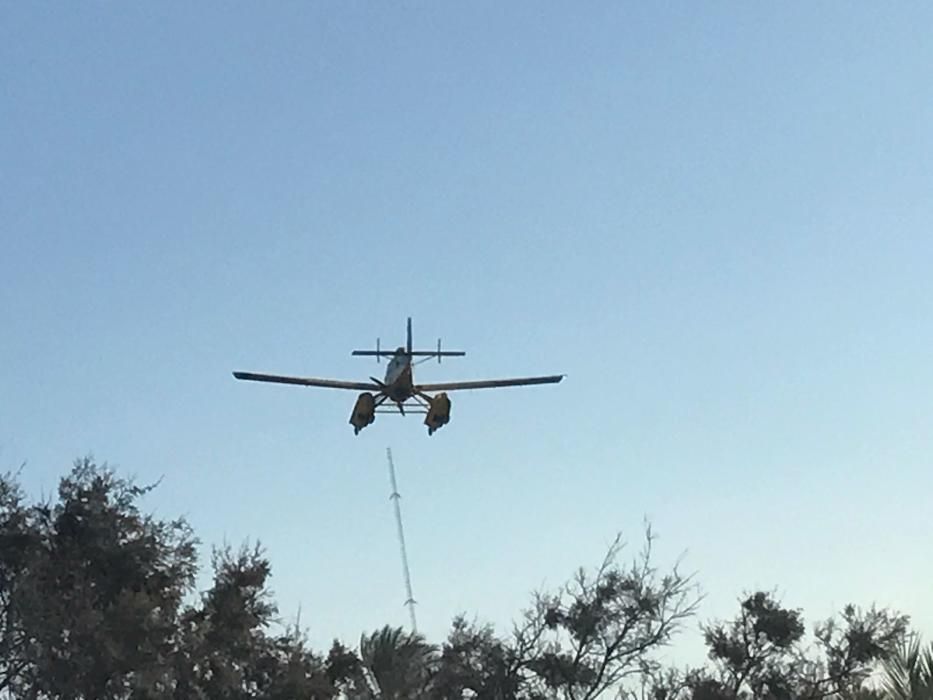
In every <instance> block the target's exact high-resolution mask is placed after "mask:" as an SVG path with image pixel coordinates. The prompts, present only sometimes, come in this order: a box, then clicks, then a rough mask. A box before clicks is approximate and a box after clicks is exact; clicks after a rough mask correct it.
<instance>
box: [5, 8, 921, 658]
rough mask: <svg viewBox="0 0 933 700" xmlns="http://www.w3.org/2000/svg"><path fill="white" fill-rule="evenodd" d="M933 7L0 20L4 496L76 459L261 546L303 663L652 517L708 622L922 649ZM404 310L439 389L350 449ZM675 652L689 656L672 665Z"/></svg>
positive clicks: (512, 599)
mask: <svg viewBox="0 0 933 700" xmlns="http://www.w3.org/2000/svg"><path fill="white" fill-rule="evenodd" d="M930 26H933V8H931V6H930V5H929V4H928V3H908V2H904V3H898V4H896V5H886V6H884V7H882V6H880V5H877V6H876V5H872V4H870V3H856V4H853V3H833V2H826V3H818V4H813V3H780V4H776V5H773V6H768V5H765V4H763V3H753V4H747V3H745V4H742V3H724V2H710V3H702V4H701V3H679V4H678V3H653V4H644V5H638V4H635V3H600V2H594V3H588V4H584V5H579V4H575V3H574V4H571V3H549V4H542V3H530V2H528V3H524V2H515V3H509V4H504V3H492V2H479V3H469V4H463V3H450V2H444V3H419V2H403V3H394V4H378V3H361V2H354V3H326V2H325V3H297V2H295V3H289V2H281V3H276V4H275V5H274V6H260V5H258V4H253V3H210V2H204V3H198V4H196V5H194V6H192V5H191V4H189V3H177V2H172V3H132V4H117V3H104V2H97V3H84V4H66V3H45V4H40V3H6V4H4V5H3V7H2V9H0V89H2V92H0V127H2V128H0V154H2V157H0V241H2V253H0V328H2V342H0V397H2V401H0V466H3V467H4V468H12V467H15V466H17V465H18V464H19V463H20V462H22V461H24V460H25V461H27V462H28V464H27V468H26V470H25V472H24V475H23V478H24V481H25V483H26V485H27V486H28V487H29V488H30V489H31V490H32V491H33V492H34V493H36V494H38V493H39V492H40V491H42V490H45V491H46V492H47V491H48V490H50V489H52V488H53V487H54V485H55V483H56V480H57V479H58V477H59V476H60V475H61V474H62V473H63V472H64V471H66V470H67V469H68V468H69V466H70V463H71V461H72V460H73V459H74V458H76V457H78V456H81V455H83V454H86V453H88V452H92V453H93V454H94V455H95V456H96V457H97V458H98V459H100V460H101V461H104V460H106V461H108V462H110V463H111V464H113V465H115V466H117V467H118V468H119V469H120V470H122V471H124V472H127V473H131V474H136V475H137V476H138V477H139V478H140V479H142V480H152V479H155V478H158V477H160V476H164V482H163V484H162V486H161V487H160V488H159V489H158V491H157V492H156V493H154V494H153V495H152V496H151V497H150V498H149V501H148V502H147V505H149V506H150V507H151V508H153V509H154V510H155V511H156V512H158V513H160V514H164V515H165V516H174V515H177V514H185V515H186V516H187V517H188V518H189V519H190V520H191V522H192V523H193V525H194V526H195V528H196V530H197V531H198V533H199V534H200V536H201V537H202V539H203V541H204V542H205V545H206V546H209V545H212V544H219V543H222V542H224V541H227V542H230V543H233V544H238V543H240V542H241V541H243V540H244V539H245V538H247V537H249V538H258V539H260V540H261V541H262V542H263V543H264V544H265V545H266V546H267V548H268V550H269V553H270V556H271V559H272V562H273V566H274V581H273V587H274V590H275V591H276V593H277V596H278V599H279V601H280V603H281V605H282V612H283V614H284V615H286V616H291V615H293V614H294V613H295V611H296V610H297V609H298V607H299V606H301V608H302V621H303V622H304V623H306V624H308V626H309V627H310V633H311V638H312V640H313V641H314V642H315V644H317V645H318V646H322V645H326V644H327V643H328V641H329V639H330V638H331V637H332V636H334V635H339V636H341V637H344V638H346V639H349V640H353V639H356V638H357V636H358V634H359V633H360V632H361V631H363V630H366V629H371V628H374V627H376V626H378V625H381V624H384V623H386V622H388V623H395V624H405V622H406V619H407V618H406V615H405V610H404V608H403V607H402V601H403V600H404V594H403V590H402V580H401V573H400V570H399V562H398V554H397V547H396V542H395V535H394V528H393V523H392V513H391V504H390V502H389V500H388V492H389V488H388V479H387V474H386V464H385V448H386V447H387V446H391V447H392V448H393V451H394V454H395V457H396V462H397V465H398V469H399V479H400V487H401V491H402V493H403V508H404V517H405V519H406V529H407V532H408V538H409V551H410V558H411V563H412V576H413V581H414V586H415V594H416V597H417V598H418V599H419V600H420V602H421V604H420V607H419V616H420V623H421V627H422V628H423V630H424V631H426V632H427V633H428V634H429V635H431V636H433V637H438V636H440V635H441V634H443V632H444V630H445V629H446V627H447V625H448V623H449V621H450V618H451V617H452V616H453V615H454V614H456V613H457V612H460V611H468V612H470V613H475V614H477V615H478V616H479V617H480V618H482V619H486V620H490V621H492V622H495V623H496V624H498V625H499V626H500V629H502V630H505V629H506V627H507V625H508V622H509V620H510V618H511V617H512V616H513V615H514V614H516V613H517V612H518V610H519V609H520V608H521V607H522V605H524V604H525V603H526V602H527V600H528V593H529V592H530V591H531V590H532V589H534V588H537V587H540V586H542V585H543V586H552V585H556V584H558V583H560V582H561V581H563V580H565V579H566V578H567V577H568V576H569V575H570V573H571V571H572V569H573V568H574V567H575V566H577V565H580V564H586V565H589V564H595V563H596V562H597V561H598V560H599V558H600V557H601V555H602V552H603V551H604V548H605V546H606V545H607V544H608V542H609V541H610V540H611V539H612V536H613V535H614V533H615V532H616V531H618V530H621V531H623V532H624V533H625V534H626V536H627V537H628V538H629V539H630V540H632V541H633V543H634V544H637V541H638V538H639V533H640V528H641V523H642V521H643V519H644V518H645V517H647V518H649V519H650V520H651V521H652V522H653V524H654V527H655V528H656V530H657V531H658V532H659V533H660V535H661V540H660V541H659V550H658V554H659V558H660V561H661V563H664V562H671V561H673V560H674V559H675V558H676V557H677V556H678V555H680V554H681V553H682V552H686V559H685V567H686V568H687V569H690V570H695V571H696V572H697V576H698V580H699V581H700V582H701V584H702V585H703V587H704V589H705V590H706V591H707V593H708V598H707V600H706V602H705V603H704V606H703V608H702V611H701V612H702V615H701V616H702V617H703V618H709V617H714V616H724V615H728V614H730V613H731V611H732V609H733V607H734V601H735V598H736V597H737V596H738V595H740V594H741V592H742V591H743V590H746V589H751V588H755V587H765V588H769V589H770V588H776V589H777V590H778V591H779V592H780V593H781V595H782V596H783V597H784V599H785V601H786V602H787V603H789V604H792V605H796V606H801V607H803V608H804V609H805V610H806V611H807V613H809V614H810V616H811V617H822V616H825V615H828V614H829V613H830V612H831V611H832V610H833V609H836V608H838V607H839V606H841V605H843V604H844V603H846V602H849V601H854V602H857V603H861V604H869V603H871V602H872V601H877V602H878V603H880V604H883V605H891V606H895V607H898V608H900V609H903V610H904V611H905V612H908V613H910V614H911V615H912V616H913V617H914V619H915V621H916V623H917V625H918V626H919V627H921V628H922V629H925V630H927V631H928V632H930V633H933V606H931V603H930V601H929V596H928V592H929V590H928V589H929V586H928V582H929V580H930V578H931V575H933V564H931V560H930V558H929V557H928V556H927V555H926V553H927V552H928V551H929V550H930V545H931V544H933V510H931V509H930V508H929V497H928V494H929V493H930V492H931V487H933V476H931V474H933V470H931V467H933V458H931V455H933V431H931V421H933V407H931V406H933V404H931V401H930V396H931V394H933V369H931V363H930V348H931V346H933V274H931V272H930V270H931V269H933V197H931V193H933V87H931V86H933V46H931V44H930V42H929V41H928V38H929V28H930ZM408 315H411V316H413V317H414V330H415V339H416V342H418V341H420V342H421V343H423V344H427V345H428V346H430V345H431V344H433V343H434V342H435V339H436V338H437V337H438V336H441V337H443V338H444V341H445V345H446V346H448V347H450V348H452V349H453V348H458V349H465V350H467V352H468V354H467V357H466V358H464V359H462V360H452V361H450V362H449V363H445V364H443V365H442V366H440V367H438V366H437V365H432V364H426V365H424V366H423V367H421V368H419V370H420V372H419V375H418V376H419V377H421V378H423V379H425V380H438V381H440V380H453V379H458V378H463V379H474V378H483V377H497V376H515V375H519V376H522V375H527V374H537V373H544V374H550V373H556V372H560V373H566V374H567V375H568V376H567V379H566V380H565V381H564V383H563V384H560V385H558V386H556V387H554V386H551V387H532V388H527V389H514V390H504V391H500V392H472V393H467V394H464V395H454V396H453V397H452V398H453V419H452V421H451V423H450V425H449V426H447V427H446V428H444V429H443V430H442V431H440V432H439V433H437V434H436V435H435V436H433V437H431V438H430V439H429V438H428V437H427V435H426V434H425V430H424V428H423V426H422V425H421V424H420V421H419V420H418V419H417V418H411V417H410V418H407V419H400V418H394V417H390V416H384V417H380V418H379V419H378V420H377V422H376V423H375V424H374V425H373V426H372V427H370V428H368V429H367V430H366V431H364V432H363V433H362V434H361V435H360V436H359V437H356V438H354V436H353V434H352V429H351V428H350V426H349V425H348V424H347V418H348V416H349V412H350V408H351V406H352V403H353V400H354V396H353V394H349V393H341V392H334V391H327V390H320V391H315V390H305V389H300V388H296V387H276V386H264V385H252V384H246V383H239V382H236V381H234V379H233V378H232V377H231V375H230V372H231V371H232V370H234V369H242V370H252V371H260V372H262V371H265V372H279V373H291V374H304V375H311V376H327V377H336V378H345V379H362V378H365V377H366V376H368V375H369V374H371V373H373V372H374V371H376V370H378V369H379V368H378V367H377V366H376V365H375V364H374V363H370V362H369V361H367V360H363V359H359V358H351V357H350V356H349V351H350V350H351V349H353V348H356V347H368V346H370V345H372V343H373V342H374V340H375V338H376V336H377V335H378V336H380V337H381V338H382V339H383V341H384V342H385V343H386V344H387V345H389V344H393V343H398V342H399V341H400V340H401V339H402V337H403V333H404V321H405V317H406V316H408ZM683 650H684V651H683V655H682V656H681V657H680V658H682V659H688V658H689V659H694V658H698V653H699V652H698V648H697V646H696V640H695V638H694V639H693V641H692V642H691V641H690V638H688V639H687V640H686V641H685V642H684V647H683Z"/></svg>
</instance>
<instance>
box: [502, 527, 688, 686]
mask: <svg viewBox="0 0 933 700" xmlns="http://www.w3.org/2000/svg"><path fill="white" fill-rule="evenodd" d="M653 541H654V535H653V534H652V532H651V529H650V528H648V529H647V531H646V533H645V545H644V548H643V549H642V550H641V552H640V553H639V554H638V555H636V557H635V558H634V560H633V561H632V563H631V564H630V566H629V567H628V568H622V567H621V566H620V565H619V564H618V557H619V554H620V552H621V550H622V546H623V545H622V542H621V538H619V537H617V538H616V540H615V541H614V542H613V544H612V545H611V546H610V548H609V551H608V553H607V554H606V557H605V558H604V560H603V562H602V564H601V565H600V566H599V567H598V568H597V570H596V571H595V573H594V574H592V575H591V574H588V573H587V572H586V571H585V570H584V569H580V570H579V571H578V572H577V575H576V576H575V578H574V579H573V580H572V581H571V582H570V583H569V584H567V585H566V586H565V587H564V588H563V589H562V590H560V591H559V592H557V593H556V594H550V595H548V594H545V595H539V596H537V598H536V601H535V605H534V607H533V608H532V609H531V610H530V611H528V612H527V613H526V615H525V621H524V624H523V625H522V626H521V627H519V628H518V629H517V630H516V634H515V641H514V644H515V648H516V651H517V652H518V654H519V656H520V658H523V659H524V661H523V663H522V666H523V668H524V669H526V670H527V671H530V672H531V673H532V674H533V678H531V679H527V680H528V687H529V688H530V689H531V691H532V694H533V695H534V696H537V697H546V696H547V695H548V694H552V695H553V694H555V693H556V694H557V695H558V696H560V697H563V698H566V699H567V700H591V699H592V698H597V697H599V696H600V695H602V694H603V693H606V692H608V691H610V690H612V691H614V692H616V693H618V692H621V690H622V688H623V687H624V683H625V681H626V680H628V679H629V678H632V677H639V676H641V675H643V674H647V673H651V672H652V671H656V670H659V668H660V665H659V663H658V662H657V661H656V660H655V657H654V655H655V653H656V652H657V651H658V650H659V649H660V648H662V647H664V646H666V645H667V644H668V643H669V642H670V641H671V639H672V638H673V636H674V634H675V633H676V632H678V631H679V630H680V629H681V626H682V624H683V623H684V622H685V621H686V620H687V619H688V618H690V617H691V616H693V615H694V614H695V612H696V609H697V606H698V604H699V600H700V595H699V593H698V591H697V588H696V586H695V585H694V584H693V582H692V579H691V577H690V576H685V575H683V574H682V573H681V572H680V571H679V569H678V567H677V566H674V567H673V569H672V570H670V571H669V572H667V573H665V574H663V575H662V574H659V573H658V570H657V568H656V567H655V566H654V564H653V562H652V559H651V557H652V543H653Z"/></svg>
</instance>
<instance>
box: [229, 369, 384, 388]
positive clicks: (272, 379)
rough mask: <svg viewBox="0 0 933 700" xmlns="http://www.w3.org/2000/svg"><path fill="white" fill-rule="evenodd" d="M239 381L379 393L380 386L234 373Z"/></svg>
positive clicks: (310, 378)
mask: <svg viewBox="0 0 933 700" xmlns="http://www.w3.org/2000/svg"><path fill="white" fill-rule="evenodd" d="M233 376H234V377H236V378H237V379H245V380H247V381H251V382H272V383H273V384H297V385H299V386H321V387H325V388H327V389H354V390H357V391H379V385H378V384H374V383H372V382H342V381H339V380H337V379H315V378H314V377H282V376H280V375H277V374H254V373H253V372H234V373H233Z"/></svg>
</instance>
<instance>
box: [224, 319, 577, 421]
mask: <svg viewBox="0 0 933 700" xmlns="http://www.w3.org/2000/svg"><path fill="white" fill-rule="evenodd" d="M351 354H352V355H361V356H366V357H375V358H376V362H379V360H380V358H383V357H387V358H391V359H390V360H389V366H388V368H387V369H386V374H385V379H384V380H383V381H379V380H378V379H376V378H375V377H370V380H372V381H371V382H343V381H339V380H335V379H315V378H313V377H283V376H280V375H276V374H255V373H253V372H234V373H233V376H234V377H236V378H237V379H244V380H247V381H253V382H272V383H275V384H297V385H299V386H318V387H326V388H329V389H350V390H353V391H362V392H363V393H361V394H360V395H359V397H358V398H357V400H356V405H355V406H354V407H353V413H351V414H350V425H352V426H353V434H354V435H359V432H360V431H361V430H362V429H363V428H365V427H366V426H367V425H369V424H370V423H372V422H373V421H374V420H376V413H394V412H395V411H394V410H392V409H390V408H387V407H382V406H383V404H384V403H385V402H386V401H392V402H393V403H395V406H396V408H397V409H398V412H399V413H400V414H402V415H403V416H404V415H405V412H406V408H407V410H408V412H409V413H423V414H425V419H424V424H425V425H426V426H428V435H433V434H434V431H435V430H438V429H439V428H441V427H443V426H444V425H446V424H447V423H448V422H449V421H450V399H449V398H448V396H447V392H448V391H458V390H463V389H495V388H498V387H505V386H523V385H528V384H556V383H557V382H559V381H560V380H561V379H563V378H564V375H562V374H556V375H552V376H549V377H525V378H521V379H483V380H479V381H468V382H446V383H441V384H415V381H414V377H413V373H412V367H413V366H414V365H416V364H420V363H421V362H424V361H426V360H430V359H432V358H435V357H436V358H437V362H438V364H440V361H441V358H442V357H462V356H464V355H466V353H465V352H462V351H458V350H441V341H440V340H438V341H437V350H412V343H411V318H409V319H408V342H407V343H406V345H405V347H399V348H396V349H395V351H394V352H393V351H389V350H382V349H381V348H380V347H379V339H378V338H377V339H376V349H375V350H354V351H353V352H352V353H351ZM415 357H418V358H423V359H419V360H418V361H417V362H412V358H415ZM429 392H430V393H429ZM434 392H438V393H434ZM432 393H434V395H433V396H432V395H431V394H432Z"/></svg>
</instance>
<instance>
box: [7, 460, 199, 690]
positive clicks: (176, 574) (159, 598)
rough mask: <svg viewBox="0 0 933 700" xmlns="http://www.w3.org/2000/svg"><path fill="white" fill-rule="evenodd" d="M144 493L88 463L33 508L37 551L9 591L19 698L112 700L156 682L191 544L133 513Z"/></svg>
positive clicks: (172, 529)
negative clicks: (19, 642) (18, 637)
mask: <svg viewBox="0 0 933 700" xmlns="http://www.w3.org/2000/svg"><path fill="white" fill-rule="evenodd" d="M150 489H151V487H138V486H136V485H134V484H133V483H132V482H131V481H127V480H124V479H120V478H117V477H116V476H115V475H114V473H113V472H112V471H111V470H109V469H108V468H107V467H106V466H104V467H98V466H97V465H95V464H94V463H93V462H92V461H91V460H90V459H84V460H79V461H78V462H76V463H75V466H74V469H73V470H72V472H71V473H70V474H69V475H68V476H67V477H65V478H64V479H62V480H61V483H60V486H59V490H58V502H57V503H55V504H51V503H45V504H39V505H37V506H34V507H32V508H31V509H30V512H29V514H28V520H29V532H30V537H32V538H34V546H32V547H31V550H30V556H31V559H30V562H29V564H28V566H27V567H26V569H25V570H24V571H23V572H22V575H21V581H20V583H19V585H17V586H16V587H15V589H14V590H13V592H12V594H13V605H14V607H15V608H16V611H17V617H18V620H19V624H21V625H22V629H23V634H24V635H25V638H26V639H27V640H28V642H27V643H26V644H25V645H24V648H23V650H22V657H21V663H23V671H22V673H21V674H20V675H19V677H17V678H16V680H15V682H14V684H13V686H12V687H13V689H14V690H15V694H16V695H17V696H18V697H23V698H37V697H54V698H68V699H74V700H80V699H86V700H91V699H92V698H93V699H94V700H108V699H110V698H123V697H126V696H127V695H129V694H130V693H131V692H132V691H133V690H134V689H151V688H153V687H157V686H158V685H159V683H160V680H161V678H162V669H163V668H164V666H165V663H166V660H167V658H168V657H169V656H170V655H171V653H172V648H173V644H174V637H175V632H176V627H175V622H176V614H177V611H178V609H179V606H180V605H181V602H182V599H183V597H184V595H185V593H186V592H187V591H188V590H189V589H190V587H191V585H192V582H193V578H194V573H195V540H194V537H193V535H192V533H191V530H190V528H189V527H188V525H187V523H185V522H184V521H183V520H176V521H171V522H163V521H158V520H156V519H154V518H152V517H151V516H145V515H142V514H141V513H140V512H139V510H138V506H137V502H138V500H139V498H140V497H141V496H143V495H144V494H146V493H147V492H148V491H149V490H150Z"/></svg>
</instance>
